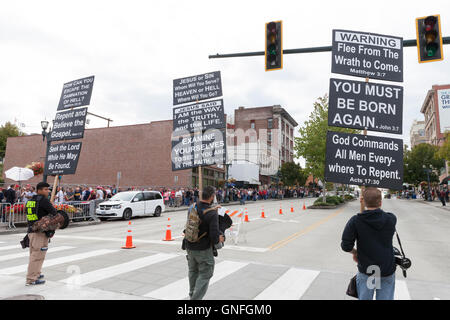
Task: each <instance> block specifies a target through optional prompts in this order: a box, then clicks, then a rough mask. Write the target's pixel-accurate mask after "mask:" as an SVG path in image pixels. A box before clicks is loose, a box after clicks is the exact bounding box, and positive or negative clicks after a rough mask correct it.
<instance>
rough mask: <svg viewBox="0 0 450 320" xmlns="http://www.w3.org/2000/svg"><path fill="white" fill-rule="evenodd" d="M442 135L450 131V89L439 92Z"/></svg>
mask: <svg viewBox="0 0 450 320" xmlns="http://www.w3.org/2000/svg"><path fill="white" fill-rule="evenodd" d="M437 99H438V109H439V126H440V127H441V133H445V131H450V89H441V90H437Z"/></svg>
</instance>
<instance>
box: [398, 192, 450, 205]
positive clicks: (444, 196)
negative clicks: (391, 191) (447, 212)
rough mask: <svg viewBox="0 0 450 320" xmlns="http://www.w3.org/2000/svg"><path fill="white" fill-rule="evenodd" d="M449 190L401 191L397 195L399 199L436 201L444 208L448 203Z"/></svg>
mask: <svg viewBox="0 0 450 320" xmlns="http://www.w3.org/2000/svg"><path fill="white" fill-rule="evenodd" d="M449 194H450V192H449V190H448V188H441V189H438V188H432V189H431V190H428V189H427V188H424V189H422V190H420V191H419V190H417V191H416V190H412V189H411V190H403V191H401V192H400V193H399V197H401V198H404V199H418V198H419V199H424V200H431V201H435V200H436V199H437V200H439V201H441V203H442V206H446V203H447V202H449Z"/></svg>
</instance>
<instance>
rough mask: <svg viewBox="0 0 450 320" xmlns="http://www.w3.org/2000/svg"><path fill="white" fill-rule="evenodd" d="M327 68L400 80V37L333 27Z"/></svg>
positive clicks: (377, 77)
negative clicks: (329, 65) (329, 63)
mask: <svg viewBox="0 0 450 320" xmlns="http://www.w3.org/2000/svg"><path fill="white" fill-rule="evenodd" d="M331 51H332V54H331V59H332V61H331V72H332V73H339V74H345V75H350V76H355V77H363V78H366V77H368V78H371V79H380V80H386V81H396V82H403V38H401V37H394V36H387V35H380V34H375V33H367V32H359V31H348V30H333V45H332V50H331Z"/></svg>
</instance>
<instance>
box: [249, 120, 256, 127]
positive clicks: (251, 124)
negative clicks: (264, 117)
mask: <svg viewBox="0 0 450 320" xmlns="http://www.w3.org/2000/svg"><path fill="white" fill-rule="evenodd" d="M250 128H252V129H255V121H254V120H252V121H251V122H250Z"/></svg>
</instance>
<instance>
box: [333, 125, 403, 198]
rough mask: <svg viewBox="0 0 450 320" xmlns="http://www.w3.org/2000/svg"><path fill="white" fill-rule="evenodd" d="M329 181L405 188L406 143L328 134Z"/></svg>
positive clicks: (394, 140)
mask: <svg viewBox="0 0 450 320" xmlns="http://www.w3.org/2000/svg"><path fill="white" fill-rule="evenodd" d="M325 181H329V182H336V183H343V184H355V185H360V186H371V187H377V188H389V189H395V190H400V189H402V185H403V140H401V139H392V138H384V137H375V136H365V135H360V134H350V133H342V132H332V131H328V133H327V147H326V161H325Z"/></svg>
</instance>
